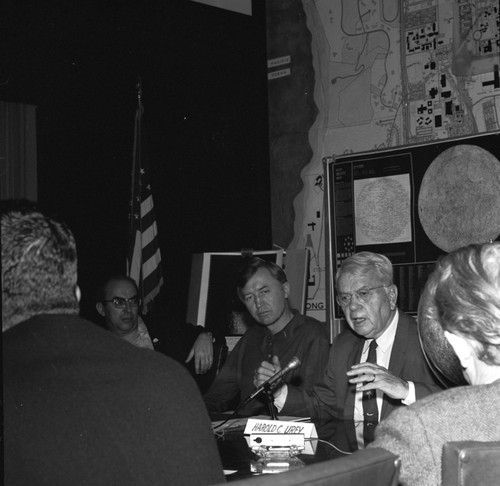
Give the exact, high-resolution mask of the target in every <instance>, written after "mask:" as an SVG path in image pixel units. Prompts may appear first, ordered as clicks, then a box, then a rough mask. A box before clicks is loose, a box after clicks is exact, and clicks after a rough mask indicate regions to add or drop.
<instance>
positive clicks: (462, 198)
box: [325, 132, 500, 319]
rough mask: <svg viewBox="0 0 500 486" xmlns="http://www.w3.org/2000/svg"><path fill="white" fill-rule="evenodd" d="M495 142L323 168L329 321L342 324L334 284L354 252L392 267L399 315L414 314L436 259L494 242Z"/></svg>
mask: <svg viewBox="0 0 500 486" xmlns="http://www.w3.org/2000/svg"><path fill="white" fill-rule="evenodd" d="M499 159H500V134H499V133H498V132H495V133H490V134H484V135H480V136H471V137H465V138H459V139H449V140H447V141H443V142H433V143H429V144H421V145H414V146H407V147H400V148H398V149H391V150H384V151H374V152H364V153H359V154H349V155H343V156H337V157H331V158H329V159H328V160H326V161H325V172H326V179H327V209H328V225H327V239H328V249H327V251H328V255H327V258H328V263H329V275H328V286H329V289H328V293H329V304H330V306H329V307H330V309H329V317H330V319H338V318H341V317H342V313H341V309H340V307H339V306H337V305H336V303H335V291H334V277H335V272H336V270H337V269H338V267H339V266H340V264H341V262H342V260H343V259H345V258H347V257H348V256H350V255H352V254H353V253H356V252H360V251H373V252H377V253H382V254H384V255H386V256H387V257H388V258H389V259H390V260H391V261H392V263H393V265H394V283H395V284H396V285H397V286H398V289H399V298H398V305H399V308H400V309H401V310H403V311H404V312H408V313H413V314H415V313H416V312H417V307H418V300H419V297H420V292H421V290H422V289H423V286H424V285H425V282H426V279H427V276H428V275H429V273H430V272H431V271H432V268H433V266H434V263H435V262H436V260H437V259H438V258H439V256H440V255H443V254H444V253H447V252H449V251H451V250H453V249H455V248H459V247H461V246H465V245H467V244H471V243H484V242H487V241H492V240H498V239H499V235H500V162H499Z"/></svg>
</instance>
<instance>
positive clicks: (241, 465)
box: [212, 415, 357, 481]
mask: <svg viewBox="0 0 500 486" xmlns="http://www.w3.org/2000/svg"><path fill="white" fill-rule="evenodd" d="M223 417H224V416H221V415H218V416H216V417H212V419H214V420H215V419H217V420H222V419H223ZM225 417H226V418H227V417H228V416H227V415H226V416H225ZM260 418H262V417H260ZM244 422H245V420H244V419H240V420H239V422H238V423H236V424H235V426H233V427H228V428H226V429H224V431H223V433H216V437H217V446H218V448H219V454H220V456H221V460H222V465H223V468H224V470H225V471H235V472H234V473H232V474H228V475H227V476H226V479H227V480H228V481H232V480H236V479H241V478H245V477H249V476H253V475H256V474H260V473H262V472H279V471H280V470H283V471H285V470H290V468H295V467H303V466H304V465H307V464H312V463H316V462H320V461H326V460H329V459H335V458H339V457H345V456H346V455H348V454H349V453H352V452H353V451H355V450H356V449H357V445H356V438H355V433H354V427H355V424H354V422H353V421H352V420H350V421H345V420H339V419H331V420H329V421H322V422H319V421H313V422H314V423H315V425H316V430H317V432H318V438H319V439H320V440H314V439H313V442H312V444H313V448H314V451H315V452H314V454H299V455H298V456H296V457H297V458H298V459H299V461H298V463H294V462H289V464H288V466H287V465H281V466H274V467H275V469H276V470H274V471H271V470H265V471H261V472H259V471H258V470H259V467H260V466H261V463H259V457H258V456H257V455H256V454H255V453H254V452H253V451H252V450H251V449H250V448H249V447H248V444H247V441H246V439H245V437H244V434H243V431H244ZM325 441H326V442H325ZM333 446H335V447H337V449H336V448H334V447H333ZM252 469H253V470H252ZM256 469H257V470H256Z"/></svg>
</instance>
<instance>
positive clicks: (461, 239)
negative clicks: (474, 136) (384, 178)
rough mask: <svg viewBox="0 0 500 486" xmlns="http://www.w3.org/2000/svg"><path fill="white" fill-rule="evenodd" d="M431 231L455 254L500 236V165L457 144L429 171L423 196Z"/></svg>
mask: <svg viewBox="0 0 500 486" xmlns="http://www.w3.org/2000/svg"><path fill="white" fill-rule="evenodd" d="M418 215H419V218H420V222H421V224H422V226H423V228H424V231H425V233H426V234H427V236H428V237H429V239H430V240H431V241H432V242H433V243H434V244H435V245H436V246H437V247H438V248H440V249H441V250H443V251H446V252H450V251H453V250H455V249H457V248H460V247H462V246H466V245H469V244H472V243H486V242H488V241H490V240H496V239H497V238H498V235H500V162H499V161H498V159H497V158H496V157H495V156H493V155H492V154H491V153H490V152H488V151H487V150H484V149H483V148H481V147H477V146H476V145H455V146H454V147H450V148H448V149H447V150H445V151H444V152H442V153H441V154H439V155H438V156H437V157H436V158H435V159H434V160H433V161H432V163H431V165H430V166H429V168H428V169H427V171H426V172H425V175H424V178H423V180H422V186H421V188H420V193H419V196H418Z"/></svg>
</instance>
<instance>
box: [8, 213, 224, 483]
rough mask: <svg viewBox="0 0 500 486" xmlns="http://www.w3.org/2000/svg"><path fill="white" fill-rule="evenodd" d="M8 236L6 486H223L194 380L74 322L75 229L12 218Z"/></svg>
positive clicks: (39, 218) (36, 217)
mask: <svg viewBox="0 0 500 486" xmlns="http://www.w3.org/2000/svg"><path fill="white" fill-rule="evenodd" d="M1 231H2V242H1V244H2V324H3V336H2V337H3V384H4V389H3V399H4V401H3V407H4V410H3V412H4V443H3V450H4V481H5V484H6V485H14V484H15V485H24V484H25V485H34V484H37V485H43V484H46V485H56V484H68V485H69V484H79V485H92V486H95V485H103V486H105V485H106V486H107V485H110V484H120V485H121V486H125V485H130V486H137V485H144V486H151V485H164V484H185V485H202V484H203V485H204V484H214V483H218V482H221V481H223V480H224V476H223V472H222V467H221V463H220V459H219V455H218V452H217V448H216V444H215V442H214V438H213V434H212V429H211V424H210V421H209V418H208V415H207V413H206V410H205V407H204V405H203V402H202V399H201V396H200V394H199V392H198V390H197V388H196V385H195V383H194V381H193V380H192V378H191V377H190V376H189V374H188V372H187V371H186V370H185V369H184V368H183V367H182V366H181V365H179V364H178V363H175V362H174V361H172V360H170V359H168V358H165V357H164V356H161V355H159V354H156V353H151V352H148V351H145V350H143V349H138V348H135V347H133V346H130V345H129V344H128V343H126V342H124V341H122V340H120V339H117V338H116V337H115V336H113V335H112V334H110V333H108V332H106V331H104V330H103V329H100V328H99V327H98V326H96V325H94V324H92V323H90V322H87V321H85V320H83V319H81V318H79V317H78V311H79V304H78V300H79V289H78V287H77V273H76V268H77V255H76V246H75V241H74V238H73V235H72V234H71V232H70V231H69V230H68V228H67V227H66V226H65V225H64V224H63V223H60V222H58V221H55V220H54V219H51V218H48V217H47V216H45V215H44V214H42V213H40V212H38V211H36V210H29V209H28V210H23V211H21V210H15V209H10V210H9V209H6V210H5V211H4V210H2V215H1ZM193 457H195V458H196V467H192V464H193Z"/></svg>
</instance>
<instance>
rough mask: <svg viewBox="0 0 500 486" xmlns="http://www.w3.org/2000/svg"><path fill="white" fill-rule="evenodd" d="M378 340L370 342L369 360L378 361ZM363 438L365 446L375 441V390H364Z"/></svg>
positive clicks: (376, 415)
mask: <svg viewBox="0 0 500 486" xmlns="http://www.w3.org/2000/svg"><path fill="white" fill-rule="evenodd" d="M376 349H377V342H376V341H375V339H374V340H373V341H372V342H371V343H370V349H369V351H368V358H367V360H366V361H367V362H369V363H376V362H377V351H376ZM363 417H364V420H363V438H364V441H365V446H366V445H368V444H369V443H370V442H373V439H374V432H375V426H376V425H377V423H378V407H377V394H376V393H375V390H367V391H365V392H363Z"/></svg>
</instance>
